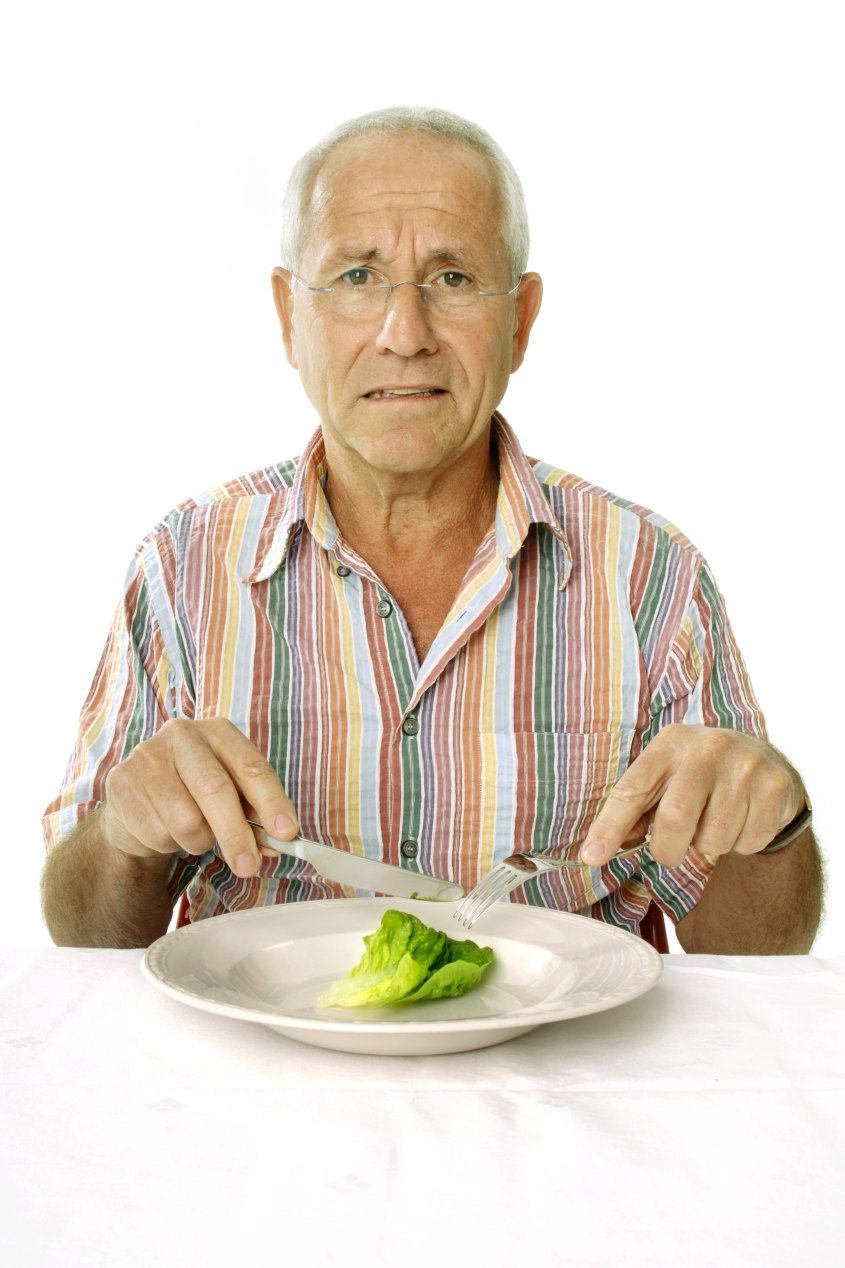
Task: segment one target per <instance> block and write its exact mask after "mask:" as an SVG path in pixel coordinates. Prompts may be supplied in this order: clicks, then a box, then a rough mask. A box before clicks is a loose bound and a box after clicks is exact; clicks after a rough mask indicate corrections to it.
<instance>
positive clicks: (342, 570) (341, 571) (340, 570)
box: [337, 564, 352, 577]
mask: <svg viewBox="0 0 845 1268" xmlns="http://www.w3.org/2000/svg"><path fill="white" fill-rule="evenodd" d="M351 571H352V569H351V568H347V566H346V564H338V566H337V575H338V576H339V577H348V576H349V574H350V572H351Z"/></svg>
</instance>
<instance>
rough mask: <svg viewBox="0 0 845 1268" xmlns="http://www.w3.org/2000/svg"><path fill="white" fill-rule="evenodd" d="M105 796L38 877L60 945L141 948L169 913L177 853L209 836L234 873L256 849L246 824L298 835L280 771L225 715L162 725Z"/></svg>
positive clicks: (255, 856)
mask: <svg viewBox="0 0 845 1268" xmlns="http://www.w3.org/2000/svg"><path fill="white" fill-rule="evenodd" d="M105 790H106V795H105V800H104V801H103V803H102V805H101V806H100V807H99V808H98V809H97V810H96V811H95V812H94V813H93V814H91V815H89V816H88V817H87V818H86V819H85V820H83V822H82V823H81V824H80V826H79V827H78V828H77V829H76V830H75V831H74V832H72V833H71V834H70V835H69V836H68V838H67V839H66V840H65V841H62V842H61V843H60V844H59V845H58V846H56V848H55V850H54V851H53V852H52V853H51V855H50V856H49V858H48V860H47V864H46V866H45V868H44V873H43V878H42V899H43V907H44V919H45V920H46V922H47V927H48V929H49V930H50V934H51V936H52V938H53V940H54V941H55V942H57V943H58V944H59V945H60V946H76V947H78V946H86V947H138V946H147V945H149V943H150V942H153V941H155V939H156V938H159V937H161V935H162V934H163V933H165V932H166V930H167V926H168V924H169V921H170V916H171V910H172V909H171V901H170V896H169V893H168V890H167V874H168V871H169V866H170V857H171V855H173V854H175V853H177V852H178V851H179V850H186V851H187V852H188V853H189V854H194V855H198V854H204V853H205V852H206V851H207V850H210V849H212V848H213V846H214V844H215V841H217V842H218V843H219V845H220V851H221V853H222V855H223V857H224V859H225V860H226V862H227V864H228V865H229V867H230V868H231V869H232V871H233V872H234V873H235V875H236V876H254V875H255V873H256V872H257V871H258V868H259V867H260V865H261V854H268V855H273V854H275V853H276V851H273V850H270V849H266V848H265V849H262V850H260V851H259V847H258V846H257V844H256V841H255V837H254V836H253V834H252V829H251V828H250V826H249V824H248V823H247V816H246V812H245V811H246V810H247V809H248V810H249V811H250V817H251V818H258V819H260V821H261V823H262V824H263V825H264V827H265V829H266V831H267V833H268V834H269V835H270V836H272V837H275V838H276V840H281V841H284V840H290V839H292V838H293V837H294V836H295V835H296V832H297V821H296V812H295V810H294V808H293V806H292V805H291V803H290V801H289V800H288V798H287V796H286V795H285V792H284V789H283V788H282V785H281V782H280V780H279V777H278V775H277V774H276V772H275V771H274V770H273V767H272V766H271V765H270V763H269V762H268V761H267V760H266V758H264V757H263V756H262V754H261V753H260V752H259V751H258V749H257V748H256V747H255V745H254V744H252V742H251V741H250V740H248V739H247V738H246V737H245V736H244V735H242V734H241V732H240V731H239V730H238V729H237V727H236V726H234V725H233V723H231V722H230V721H229V720H228V719H226V718H208V719H205V720H203V721H199V722H185V721H173V722H167V723H165V725H164V726H163V727H162V728H161V730H160V731H159V732H158V733H157V734H156V735H154V736H153V737H152V738H151V739H149V740H145V741H144V742H143V743H142V744H139V745H138V746H137V747H136V748H135V749H133V750H132V752H131V753H130V754H129V756H128V757H127V758H126V759H125V760H124V761H123V762H120V763H119V765H117V766H115V767H114V768H113V769H112V770H111V771H110V772H109V774H108V777H107V779H106V784H105Z"/></svg>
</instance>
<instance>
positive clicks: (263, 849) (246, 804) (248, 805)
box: [241, 797, 281, 859]
mask: <svg viewBox="0 0 845 1268" xmlns="http://www.w3.org/2000/svg"><path fill="white" fill-rule="evenodd" d="M241 805H242V806H243V808H244V814H245V815H246V817H247V820H248V821H251V823H252V824H253V825H255V824H256V823H258V822H260V817H259V814H258V811H257V810H256V809H255V806H253V804H252V802H250V801H247V799H246V798H245V797H241ZM252 834H253V836H254V837H255V843H256V845H257V846H258V852H259V854H260V855H261V857H262V858H265V859H277V858H280V857H281V850H274V849H273V848H272V847H271V846H269V845H267V844H266V837H265V840H264V841H262V840H260V839H259V836H258V830H257V829H256V828H255V827H254V826H253V829H252Z"/></svg>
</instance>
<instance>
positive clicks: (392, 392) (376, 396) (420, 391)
mask: <svg viewBox="0 0 845 1268" xmlns="http://www.w3.org/2000/svg"><path fill="white" fill-rule="evenodd" d="M441 391H442V388H439V387H432V388H418V387H396V388H388V389H387V390H386V391H385V392H369V393H368V395H369V398H370V400H371V401H380V400H381V398H382V397H383V396H435V395H436V394H437V393H438V392H441Z"/></svg>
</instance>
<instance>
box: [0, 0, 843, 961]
mask: <svg viewBox="0 0 845 1268" xmlns="http://www.w3.org/2000/svg"><path fill="white" fill-rule="evenodd" d="M842 12H843V11H842V8H841V5H840V4H838V3H818V2H816V0H793V2H791V3H779V2H778V0H766V2H765V3H749V2H748V0H730V2H729V3H723V2H722V0H711V2H710V3H708V4H700V3H696V4H692V3H686V2H684V0H673V2H672V3H665V4H659V3H651V2H646V3H642V2H640V3H638V2H637V0H633V2H627V3H603V2H602V0H589V2H586V0H584V2H582V3H580V4H571V3H563V4H555V5H554V6H552V5H548V6H547V5H545V4H537V3H534V2H533V0H529V2H527V3H525V2H523V3H520V4H510V5H496V4H490V3H487V4H484V5H483V6H482V5H481V4H480V3H478V2H477V0H475V2H473V3H467V2H466V0H450V3H448V4H441V3H427V4H425V5H422V6H419V5H413V6H411V5H408V6H396V5H390V6H385V5H373V4H366V3H365V4H362V5H357V6H356V5H353V4H338V5H335V4H331V3H325V2H322V3H320V4H319V5H318V4H312V5H295V6H293V5H291V6H288V5H285V4H282V3H278V2H277V3H272V4H271V3H250V2H249V0H240V2H239V3H237V4H235V3H229V4H221V3H213V2H210V0H206V2H205V3H203V4H199V3H198V0H166V3H162V2H161V0H148V2H147V3H145V4H144V5H129V4H115V3H114V0H110V2H109V3H105V2H95V0H77V2H76V3H74V4H67V3H62V4H59V3H55V2H54V3H39V0H30V2H29V3H28V4H26V5H20V6H17V7H16V9H15V10H14V13H13V16H11V17H10V18H7V19H6V26H5V32H4V34H3V35H2V39H0V45H2V48H3V50H4V51H3V52H2V54H0V57H2V59H3V64H2V65H0V84H2V88H0V91H2V93H3V101H2V103H0V104H2V109H3V118H4V122H5V128H4V131H5V132H6V133H7V136H6V140H5V141H4V148H5V153H4V155H3V157H2V172H3V176H4V177H5V182H4V183H5V185H6V192H5V195H4V198H3V200H2V206H1V207H0V215H2V217H3V220H4V225H3V239H2V240H3V245H4V248H5V252H4V254H5V263H4V268H3V284H2V296H3V309H4V311H3V319H2V320H3V329H2V347H3V352H4V354H6V357H7V358H8V364H7V368H6V370H5V371H4V376H3V381H4V395H5V396H6V397H7V399H6V401H5V404H4V415H5V419H6V426H5V428H4V442H3V443H4V454H5V461H4V464H3V490H4V510H5V550H4V563H5V586H4V590H5V596H6V608H5V616H4V618H3V621H2V635H3V639H4V646H3V652H2V654H3V659H2V664H3V668H4V704H5V711H4V712H5V717H4V724H5V725H4V730H3V736H4V748H5V751H4V762H3V772H4V775H5V807H6V824H5V832H4V836H3V846H2V848H3V859H2V869H3V879H4V883H5V892H6V900H5V902H4V921H3V928H2V932H0V943H4V944H13V943H17V944H20V945H36V944H38V943H42V942H46V941H47V940H48V936H47V934H46V931H45V930H44V928H43V926H42V925H41V923H40V916H39V914H38V905H37V896H36V895H37V878H38V872H39V869H40V865H41V860H42V846H41V841H40V830H39V819H40V815H41V811H42V809H43V806H44V804H45V803H46V802H47V801H48V799H49V798H50V797H51V796H53V795H54V793H55V792H56V790H57V787H58V785H59V783H60V780H61V776H62V771H63V768H64V764H65V762H66V759H67V756H68V752H69V750H70V746H71V743H72V740H73V736H74V731H75V721H76V715H77V713H78V710H79V708H80V706H81V704H82V701H83V699H84V696H85V693H86V691H87V688H88V685H89V682H90V679H91V676H92V674H93V671H94V668H95V666H96V662H97V659H98V657H99V653H100V649H101V646H102V642H103V639H104V637H105V633H106V630H107V626H108V623H109V620H110V617H111V614H112V611H113V608H114V605H115V603H116V601H117V599H118V596H119V593H120V589H121V585H122V580H123V575H124V572H125V568H126V565H127V563H128V560H129V558H130V555H131V551H132V549H133V547H134V545H135V543H136V541H137V540H138V539H139V538H140V537H141V536H142V535H143V534H144V533H145V532H146V531H147V530H148V529H149V528H150V527H151V526H152V525H153V524H154V523H155V522H156V521H157V520H158V518H159V517H160V516H161V514H162V513H163V512H165V511H166V510H168V509H169V508H170V507H171V506H172V505H173V504H174V503H176V502H177V501H180V500H182V499H183V498H185V497H187V496H189V495H191V494H194V493H196V492H198V491H199V490H201V489H203V488H205V487H206V486H208V485H209V484H211V483H214V482H217V481H219V480H221V479H225V478H227V477H229V476H233V475H236V474H239V473H240V472H243V471H247V470H250V469H252V468H254V467H257V466H261V465H264V464H266V463H267V462H270V461H274V460H277V459H280V458H285V457H289V456H292V455H293V454H295V453H297V452H298V451H299V449H300V448H301V446H302V443H303V440H304V439H305V437H306V436H307V435H308V434H309V433H310V432H311V430H312V429H313V427H314V425H315V423H316V421H317V420H316V417H315V415H314V414H313V413H312V412H311V409H310V406H309V405H308V404H307V402H306V400H305V398H304V396H303V394H302V391H301V389H300V386H299V382H298V379H297V377H296V375H295V373H294V372H293V371H292V370H290V369H289V367H288V366H287V364H286V362H285V361H284V357H283V353H282V348H281V341H280V339H279V336H278V331H277V327H276V319H275V315H274V312H273V308H272V303H271V294H270V286H269V280H268V279H269V273H270V269H271V268H272V267H273V265H274V264H276V263H278V246H277V242H278V230H279V219H280V206H281V200H282V192H283V189H284V184H285V181H286V179H287V175H288V172H289V170H290V168H291V166H292V164H293V162H294V161H295V160H296V159H297V158H298V157H299V155H300V154H301V153H302V152H303V151H304V150H305V149H306V148H308V147H309V146H310V145H311V144H313V142H314V141H316V140H317V139H318V138H319V137H320V136H322V135H323V134H324V133H325V132H326V131H328V130H329V129H330V128H331V127H332V126H334V125H335V124H336V123H338V122H340V121H341V120H343V119H345V118H348V117H350V116H353V115H356V114H360V113H362V112H364V111H367V110H371V109H375V108H377V107H379V106H384V105H392V104H396V103H409V102H410V103H424V104H434V105H439V106H443V107H445V108H447V109H450V110H455V111H457V112H459V113H462V114H465V115H467V116H468V117H470V118H472V119H474V120H476V121H478V122H479V123H481V124H482V125H483V126H484V127H486V128H487V129H488V130H489V131H490V132H492V134H493V135H494V136H495V137H496V138H497V140H498V141H499V142H500V144H501V145H502V146H503V148H504V149H505V151H506V152H507V153H508V154H509V155H510V156H511V158H512V159H513V161H514V162H515V164H516V167H517V169H518V171H519V172H520V174H521V177H522V180H523V183H524V185H525V190H526V195H527V199H528V207H529V213H530V216H531V228H532V250H531V260H530V267H532V268H535V269H537V270H539V271H540V272H541V273H542V274H543V276H544V279H545V282H546V299H545V305H544V309H543V312H542V314H541V318H540V321H539V323H538V326H537V327H536V328H535V334H534V336H533V339H532V345H531V348H530V349H529V356H528V359H527V361H526V364H525V366H524V367H523V369H522V370H521V371H520V373H519V374H518V375H517V376H516V378H515V379H514V381H513V385H512V388H511V390H510V391H509V393H508V396H507V398H506V400H505V403H504V406H503V409H504V413H505V415H506V416H507V417H508V419H509V420H510V421H511V422H512V423H513V424H514V426H515V427H516V429H517V432H518V434H519V435H520V438H521V439H522V442H523V445H524V447H525V449H526V450H527V451H528V452H529V453H531V454H534V455H535V456H538V457H542V458H544V459H546V460H549V461H552V462H555V463H557V464H559V465H561V466H565V467H567V468H569V469H570V470H573V471H575V472H577V473H578V474H580V475H583V476H586V477H588V478H590V479H591V480H594V481H596V482H597V483H599V484H602V485H604V486H605V487H608V488H610V489H612V490H614V491H615V492H617V493H620V494H623V495H624V496H626V497H629V498H632V499H634V500H636V501H639V502H642V503H644V504H645V505H647V506H650V507H652V508H654V509H656V510H659V511H660V512H661V513H662V514H664V515H667V516H669V517H670V518H671V519H672V520H674V521H675V522H676V523H677V524H679V525H680V526H681V527H682V528H683V529H684V531H685V532H686V533H688V534H689V536H691V537H692V539H693V540H694V541H695V542H696V544H697V545H699V546H700V547H701V549H702V550H703V551H704V553H705V554H706V556H707V557H708V559H709V560H710V562H711V564H712V566H713V568H714V570H715V573H716V576H717V579H718V581H719V584H720V586H721V589H722V590H723V592H724V594H725V596H726V599H727V603H728V610H729V613H730V615H731V618H732V621H733V625H734V628H735V631H736V634H737V637H738V640H739V643H740V646H741V647H742V649H743V652H744V655H745V658H746V661H747V663H748V665H749V668H750V671H751V676H752V679H753V681H754V684H755V687H756V690H757V693H758V695H759V697H760V699H761V702H762V704H763V707H764V709H765V712H766V715H767V718H768V721H769V726H770V731H771V737H772V739H773V741H774V742H775V743H776V744H778V745H779V746H780V747H782V748H783V749H784V750H785V752H786V753H787V754H788V755H789V757H790V758H791V759H792V760H793V761H794V762H795V764H796V765H797V766H798V767H799V769H800V770H801V771H802V772H803V774H804V776H805V780H806V782H807V785H808V787H809V789H810V792H811V794H812V797H813V801H814V805H815V809H816V819H817V826H818V832H819V836H820V838H821V841H822V844H823V847H824V850H825V852H826V854H827V855H828V856H829V859H830V864H829V874H830V893H829V898H828V917H827V922H826V924H825V925H824V927H823V929H822V932H821V934H820V936H819V939H818V940H817V943H816V950H817V951H818V952H819V953H820V954H835V953H840V954H841V953H842V952H843V951H845V864H843V861H842V858H843V850H845V836H844V835H843V831H842V827H841V824H840V813H839V809H840V808H839V796H838V794H839V793H840V789H841V783H840V779H841V776H840V774H839V769H840V765H841V759H840V744H841V741H840V731H841V723H840V720H841V717H842V706H843V699H842V668H841V657H842V653H841V618H842V590H841V580H840V577H841V571H842V569H841V562H840V558H837V556H836V555H835V554H834V550H835V545H836V541H837V537H838V536H839V534H840V532H841V530H840V524H839V506H840V501H841V493H840V489H841V483H842V481H841V476H840V472H839V460H840V455H841V442H840V433H841V427H842V422H843V383H842V347H843V343H842V340H843V319H842V313H843V296H844V295H845V285H843V283H845V267H843V239H845V234H843V225H845V197H843V164H842V155H843V136H842V126H841V124H842V119H843V117H845V100H844V99H843V90H842V81H843V75H842V66H843V61H844V60H845V45H844V44H843V30H842V26H843V19H842Z"/></svg>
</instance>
